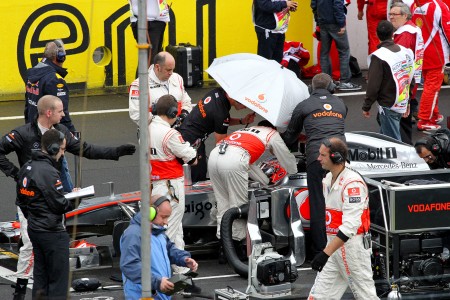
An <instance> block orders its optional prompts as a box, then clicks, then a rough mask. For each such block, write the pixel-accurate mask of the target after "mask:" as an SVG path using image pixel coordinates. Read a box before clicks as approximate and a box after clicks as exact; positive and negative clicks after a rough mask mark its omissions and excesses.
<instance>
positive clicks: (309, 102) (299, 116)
mask: <svg viewBox="0 0 450 300" xmlns="http://www.w3.org/2000/svg"><path fill="white" fill-rule="evenodd" d="M312 89H313V91H312V93H311V96H310V97H309V98H308V99H306V100H304V101H302V102H300V103H299V104H298V105H297V106H296V107H295V109H294V112H293V113H292V118H291V120H290V122H289V125H288V127H287V129H286V131H285V132H284V133H283V134H282V137H283V140H284V142H285V143H286V145H287V146H288V147H289V148H290V149H291V150H296V148H297V145H298V137H299V134H300V132H301V131H302V130H303V128H304V130H305V134H306V138H307V140H306V174H307V182H308V192H309V201H310V202H309V203H310V216H311V238H312V245H311V251H312V255H315V254H316V253H318V252H320V251H322V250H323V248H325V246H326V244H327V238H326V233H325V199H324V198H323V192H322V179H323V177H324V176H325V170H324V169H323V168H322V167H321V165H320V163H319V161H317V156H318V155H319V148H320V145H321V142H322V140H323V139H324V138H327V137H332V136H335V137H339V138H341V139H343V140H345V118H346V116H347V110H348V109H347V106H346V105H345V104H344V101H342V99H340V98H338V97H336V96H334V95H332V93H333V92H334V89H335V85H334V84H333V80H332V78H331V77H330V75H328V74H325V73H320V74H317V75H316V76H314V78H313V80H312Z"/></svg>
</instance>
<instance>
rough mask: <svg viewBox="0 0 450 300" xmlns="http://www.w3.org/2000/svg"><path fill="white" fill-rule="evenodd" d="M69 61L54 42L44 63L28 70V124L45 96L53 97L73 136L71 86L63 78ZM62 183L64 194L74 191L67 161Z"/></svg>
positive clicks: (46, 52) (48, 49)
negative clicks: (62, 110)
mask: <svg viewBox="0 0 450 300" xmlns="http://www.w3.org/2000/svg"><path fill="white" fill-rule="evenodd" d="M65 61H66V50H65V48H64V44H63V42H62V41H61V40H54V41H52V42H48V43H47V44H46V45H45V50H44V55H43V58H42V61H41V62H39V63H38V64H37V65H36V66H35V67H34V68H30V69H28V70H27V74H26V79H25V83H26V84H25V88H26V91H25V111H24V114H25V123H30V122H33V121H34V119H35V118H37V115H38V111H37V103H38V101H39V99H40V98H41V97H42V96H45V95H53V96H56V97H58V98H60V99H61V101H62V102H63V107H64V117H63V118H62V119H61V122H60V123H61V124H63V125H64V126H66V127H67V128H68V129H69V130H70V131H71V132H72V133H74V132H75V126H74V125H73V124H72V120H71V118H70V115H69V87H68V86H67V83H66V81H65V80H64V77H66V75H67V69H66V68H63V64H64V62H65ZM60 171H61V181H62V182H63V187H64V191H65V192H67V193H69V192H71V191H72V189H73V183H72V178H71V176H70V172H69V166H68V164H67V160H66V158H65V157H64V156H63V158H62V159H61V170H60Z"/></svg>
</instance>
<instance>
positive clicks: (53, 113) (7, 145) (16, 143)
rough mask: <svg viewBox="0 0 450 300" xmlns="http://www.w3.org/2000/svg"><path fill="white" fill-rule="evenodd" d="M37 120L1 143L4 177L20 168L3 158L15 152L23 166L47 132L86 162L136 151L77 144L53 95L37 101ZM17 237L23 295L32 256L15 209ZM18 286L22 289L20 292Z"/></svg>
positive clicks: (128, 146)
mask: <svg viewBox="0 0 450 300" xmlns="http://www.w3.org/2000/svg"><path fill="white" fill-rule="evenodd" d="M37 107H38V117H37V119H35V120H34V121H33V122H31V123H28V124H25V125H22V126H19V127H17V128H15V129H13V130H11V131H10V132H9V133H8V134H6V135H5V136H3V137H2V139H1V140H0V170H1V171H2V172H3V173H5V175H6V176H8V177H12V178H13V179H14V180H15V181H17V180H18V179H19V177H18V172H19V168H18V167H17V166H16V165H14V163H12V162H11V161H9V160H8V158H7V157H6V155H8V154H9V153H11V152H15V153H16V155H17V158H18V161H19V166H23V165H24V164H25V163H26V162H27V161H28V160H30V159H31V154H32V152H33V151H37V150H39V149H40V148H41V137H42V134H44V133H45V132H46V131H48V130H49V129H52V128H54V129H56V130H58V131H61V132H62V133H63V134H64V135H65V137H66V141H67V145H66V151H67V152H70V153H72V154H74V155H78V156H79V155H83V157H85V158H88V159H111V160H118V159H119V157H121V156H124V155H131V154H133V153H134V152H135V151H136V147H135V146H134V145H131V144H125V145H121V146H119V147H104V146H97V145H93V144H89V143H86V142H84V143H83V144H81V143H80V141H79V140H78V139H76V138H75V137H74V136H73V135H72V133H71V132H70V131H69V129H67V127H65V126H64V125H62V124H59V122H60V120H61V118H62V117H63V116H64V110H63V103H62V101H61V99H59V98H58V97H56V96H51V95H46V96H43V97H42V98H41V99H40V100H39V102H38V106H37ZM18 214H19V221H20V223H21V226H20V234H21V237H22V241H23V246H22V247H21V248H20V253H19V260H18V262H17V272H16V277H17V285H16V290H20V291H21V292H23V293H25V292H26V284H27V282H28V278H29V277H30V276H31V274H32V273H33V253H32V246H31V242H30V240H29V238H28V234H27V222H26V219H25V218H24V217H23V214H22V212H21V211H20V209H18ZM19 287H25V289H20V288H19Z"/></svg>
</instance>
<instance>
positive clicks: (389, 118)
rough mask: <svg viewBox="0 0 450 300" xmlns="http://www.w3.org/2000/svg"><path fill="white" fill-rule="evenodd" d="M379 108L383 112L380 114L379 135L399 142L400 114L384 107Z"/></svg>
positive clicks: (400, 138)
mask: <svg viewBox="0 0 450 300" xmlns="http://www.w3.org/2000/svg"><path fill="white" fill-rule="evenodd" d="M380 107H381V109H382V110H383V112H380V126H381V127H380V133H381V134H384V135H387V136H390V137H392V138H394V139H396V140H398V141H401V140H402V137H401V135H400V119H401V118H402V114H401V113H398V112H395V111H393V110H391V109H390V108H387V107H384V106H380Z"/></svg>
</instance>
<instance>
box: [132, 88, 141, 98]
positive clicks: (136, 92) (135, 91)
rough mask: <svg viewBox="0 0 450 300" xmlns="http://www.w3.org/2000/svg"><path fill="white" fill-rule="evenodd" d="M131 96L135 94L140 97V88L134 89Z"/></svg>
mask: <svg viewBox="0 0 450 300" xmlns="http://www.w3.org/2000/svg"><path fill="white" fill-rule="evenodd" d="M131 96H132V97H133V96H135V97H138V96H139V90H132V91H131Z"/></svg>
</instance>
